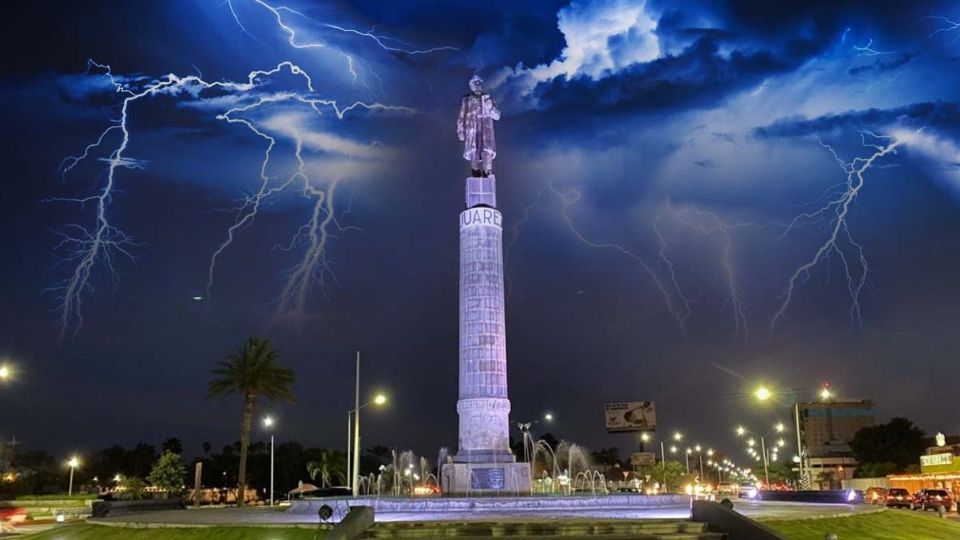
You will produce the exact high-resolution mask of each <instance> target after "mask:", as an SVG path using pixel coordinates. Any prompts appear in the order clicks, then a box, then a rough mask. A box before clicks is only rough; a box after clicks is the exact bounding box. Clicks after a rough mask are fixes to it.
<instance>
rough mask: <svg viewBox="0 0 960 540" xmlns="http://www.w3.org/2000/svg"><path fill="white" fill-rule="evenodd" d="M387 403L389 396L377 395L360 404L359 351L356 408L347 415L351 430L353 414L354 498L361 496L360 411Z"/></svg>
mask: <svg viewBox="0 0 960 540" xmlns="http://www.w3.org/2000/svg"><path fill="white" fill-rule="evenodd" d="M386 402H387V396H385V395H383V394H377V395H376V396H375V397H374V398H373V401H368V402H366V403H364V404H363V405H361V404H360V351H357V381H356V393H355V394H354V404H355V407H354V408H353V409H352V410H351V411H349V412H348V413H347V428H348V429H349V424H350V422H349V420H350V413H353V474H352V475H351V476H352V479H351V482H350V488H351V490H352V492H353V496H354V497H356V496H358V495H360V409H362V408H364V407H366V406H368V405H371V404H373V405H383V404H384V403H386Z"/></svg>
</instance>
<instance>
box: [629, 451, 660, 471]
mask: <svg viewBox="0 0 960 540" xmlns="http://www.w3.org/2000/svg"><path fill="white" fill-rule="evenodd" d="M656 464H657V455H656V454H654V453H653V452H634V453H632V454H630V468H632V469H636V468H637V467H643V466H644V465H656Z"/></svg>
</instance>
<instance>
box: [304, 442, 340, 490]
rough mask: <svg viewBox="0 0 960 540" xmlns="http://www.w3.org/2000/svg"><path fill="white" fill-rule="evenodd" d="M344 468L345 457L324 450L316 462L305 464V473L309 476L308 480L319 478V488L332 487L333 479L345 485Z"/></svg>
mask: <svg viewBox="0 0 960 540" xmlns="http://www.w3.org/2000/svg"><path fill="white" fill-rule="evenodd" d="M346 468H347V460H346V456H345V455H343V454H341V453H339V452H334V451H333V450H328V449H326V448H324V449H322V450H320V453H319V455H318V456H317V459H316V460H314V461H309V462H307V472H308V473H309V474H310V478H312V479H313V480H317V479H318V478H319V479H320V487H327V486H330V485H333V483H332V481H331V480H333V479H336V480H337V481H338V482H339V483H340V484H345V483H346V482H347V475H346Z"/></svg>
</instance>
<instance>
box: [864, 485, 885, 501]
mask: <svg viewBox="0 0 960 540" xmlns="http://www.w3.org/2000/svg"><path fill="white" fill-rule="evenodd" d="M886 499H887V488H882V487H870V488H867V490H866V491H864V492H863V502H866V503H869V504H883V502H884V501H885V500H886Z"/></svg>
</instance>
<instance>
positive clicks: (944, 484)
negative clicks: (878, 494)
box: [887, 433, 960, 502]
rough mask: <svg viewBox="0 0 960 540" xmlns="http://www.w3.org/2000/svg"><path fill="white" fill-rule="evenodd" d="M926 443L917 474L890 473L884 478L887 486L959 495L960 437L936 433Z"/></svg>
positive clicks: (912, 491) (911, 491)
mask: <svg viewBox="0 0 960 540" xmlns="http://www.w3.org/2000/svg"><path fill="white" fill-rule="evenodd" d="M927 444H928V445H929V446H928V447H927V449H926V451H925V452H924V454H923V455H922V456H920V458H919V459H920V473H919V474H892V475H890V476H888V477H887V481H888V482H889V485H890V487H897V488H905V489H907V490H909V491H910V493H915V492H917V491H919V490H921V489H945V490H947V491H949V492H950V493H951V495H953V497H954V499H956V498H957V497H958V496H960V436H957V435H953V436H949V437H948V436H944V435H943V434H942V433H938V434H937V436H936V437H935V438H933V439H930V440H928V441H927ZM955 502H956V501H955Z"/></svg>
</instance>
